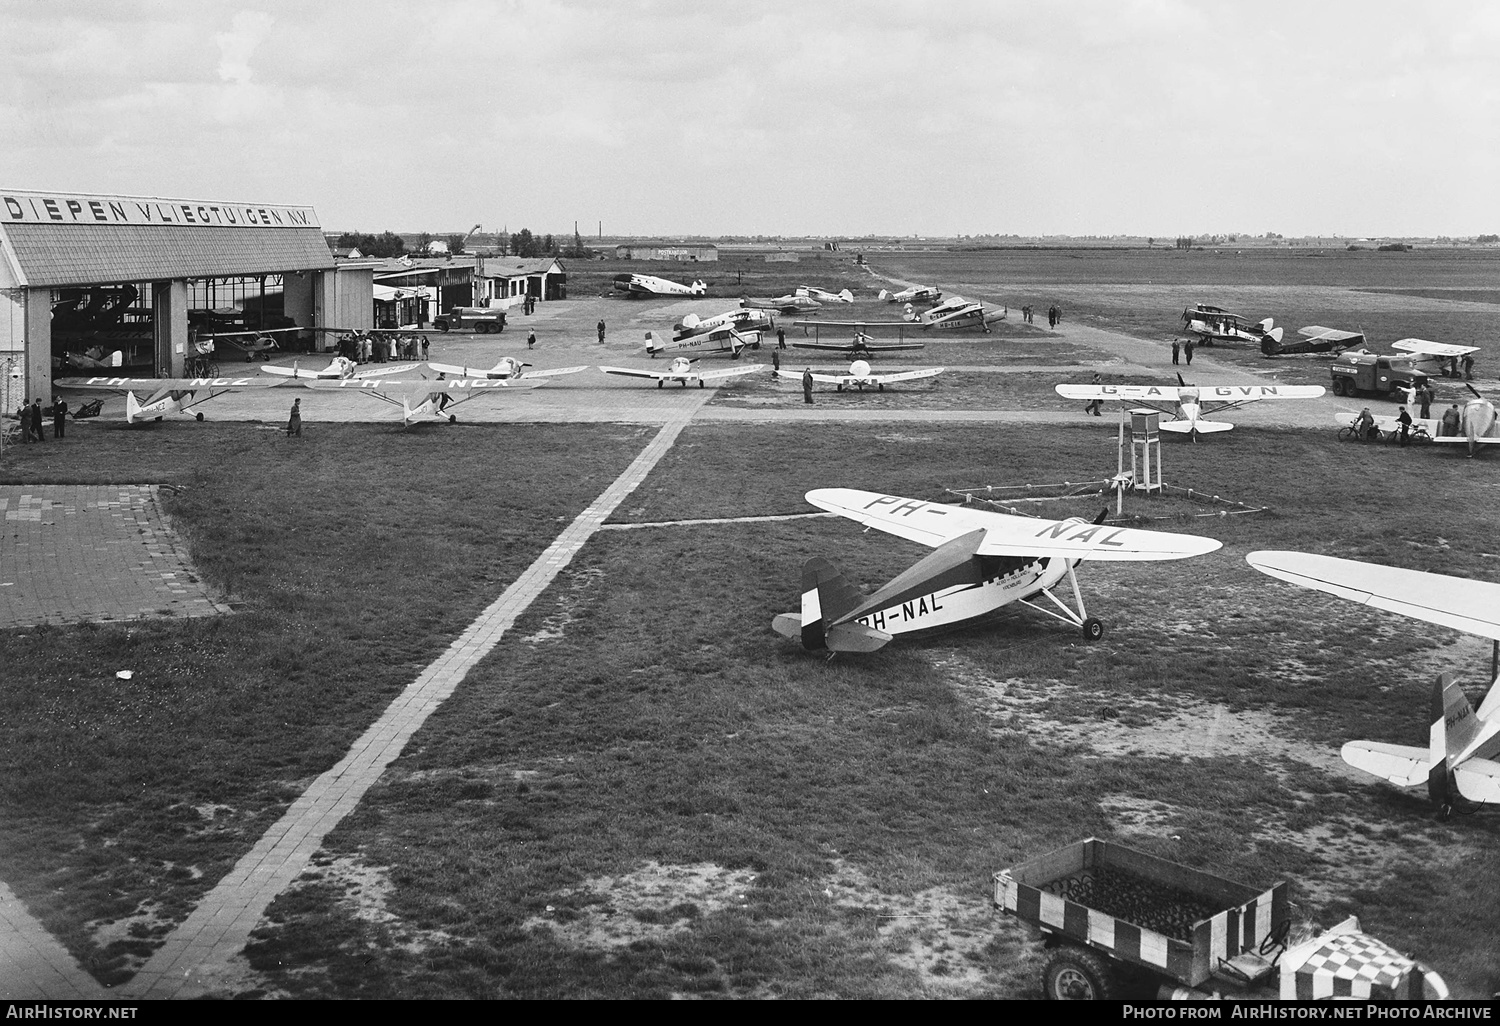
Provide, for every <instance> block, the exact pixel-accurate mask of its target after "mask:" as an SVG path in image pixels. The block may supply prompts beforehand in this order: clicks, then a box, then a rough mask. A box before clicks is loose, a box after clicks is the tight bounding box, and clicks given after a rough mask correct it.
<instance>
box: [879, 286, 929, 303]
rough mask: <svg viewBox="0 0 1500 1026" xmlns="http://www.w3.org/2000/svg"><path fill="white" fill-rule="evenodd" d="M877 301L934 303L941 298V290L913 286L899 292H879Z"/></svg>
mask: <svg viewBox="0 0 1500 1026" xmlns="http://www.w3.org/2000/svg"><path fill="white" fill-rule="evenodd" d="M876 298H877V299H883V300H885V301H886V302H887V303H929V304H931V303H936V302H937V301H938V300H940V299H942V298H943V290H942V289H940V288H938V287H937V286H936V285H913V286H912V287H911V288H909V289H903V290H901V291H900V292H887V291H886V290H885V289H881V290H880V295H879V296H877V297H876Z"/></svg>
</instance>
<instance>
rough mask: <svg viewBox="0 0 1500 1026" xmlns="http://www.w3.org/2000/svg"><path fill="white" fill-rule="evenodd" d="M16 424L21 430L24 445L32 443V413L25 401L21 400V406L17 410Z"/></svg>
mask: <svg viewBox="0 0 1500 1026" xmlns="http://www.w3.org/2000/svg"><path fill="white" fill-rule="evenodd" d="M16 424H17V425H19V426H20V428H21V442H22V444H25V443H26V442H29V441H31V413H30V410H29V409H28V408H27V406H26V400H25V399H22V400H21V406H20V408H19V409H17V410H16Z"/></svg>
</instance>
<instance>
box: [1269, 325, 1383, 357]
mask: <svg viewBox="0 0 1500 1026" xmlns="http://www.w3.org/2000/svg"><path fill="white" fill-rule="evenodd" d="M1297 334H1299V335H1301V336H1302V340H1301V341H1300V342H1282V341H1281V337H1280V336H1277V337H1275V338H1272V337H1271V336H1270V335H1266V336H1264V337H1263V338H1262V339H1261V340H1260V351H1261V352H1262V353H1264V354H1265V355H1266V356H1296V355H1299V354H1302V353H1342V352H1343V351H1344V350H1345V349H1358V348H1359V347H1360V346H1362V345H1364V344H1365V335H1364V332H1362V331H1341V330H1339V329H1338V328H1325V327H1323V325H1321V324H1309V325H1308V326H1307V327H1305V328H1298V329H1297Z"/></svg>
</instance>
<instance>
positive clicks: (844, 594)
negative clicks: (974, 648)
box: [772, 488, 1220, 652]
mask: <svg viewBox="0 0 1500 1026" xmlns="http://www.w3.org/2000/svg"><path fill="white" fill-rule="evenodd" d="M807 501H808V502H810V503H812V504H813V505H814V506H817V507H818V508H819V509H825V510H828V511H829V512H830V513H837V514H838V515H839V516H841V517H848V518H849V519H850V520H853V521H855V522H856V523H859V524H863V525H864V526H865V527H867V528H870V527H873V528H875V529H876V530H879V531H884V532H886V533H887V534H894V535H896V536H897V537H898V538H905V539H907V540H908V541H914V542H919V543H921V544H922V545H926V546H928V547H929V548H931V549H933V550H934V551H933V552H931V553H929V554H928V555H927V556H925V557H924V558H923V559H922V560H920V561H919V562H918V563H916V564H915V565H914V566H912V567H911V568H910V569H908V570H906V571H905V572H904V573H902V574H900V575H898V576H897V577H896V578H894V579H893V580H892V581H891V582H890V583H888V584H886V585H885V586H884V587H883V588H880V589H879V590H878V591H876V592H875V593H874V594H873V595H865V594H862V593H861V592H860V591H859V590H858V589H856V588H855V587H854V586H853V585H852V584H850V583H849V582H848V581H847V580H845V579H844V577H843V575H842V574H840V573H839V572H838V570H836V569H835V568H834V566H833V564H832V563H830V562H829V561H828V560H826V559H823V558H821V557H818V558H814V559H811V560H809V561H808V562H807V563H806V564H805V565H804V566H803V568H802V611H801V612H800V613H785V614H783V615H781V616H778V617H776V619H775V621H774V622H773V624H772V627H773V628H774V629H775V630H776V632H777V633H778V634H782V635H785V636H786V637H789V638H798V639H800V640H801V642H802V646H803V647H804V648H806V649H809V650H815V651H816V650H827V651H830V652H873V651H875V650H876V649H878V648H880V647H882V646H883V645H885V644H886V643H887V642H889V641H890V640H891V639H892V638H893V637H894V636H895V635H897V634H906V633H909V632H911V631H920V630H927V629H929V628H933V627H951V626H954V625H955V624H959V623H963V622H966V621H970V620H976V619H979V618H982V617H985V616H988V615H990V614H991V613H993V612H995V611H996V610H997V609H999V608H1000V607H1002V606H1005V605H1009V604H1010V603H1012V602H1019V603H1021V604H1022V605H1024V606H1027V607H1028V608H1031V609H1034V610H1036V611H1037V612H1039V613H1042V614H1044V615H1046V616H1050V617H1052V618H1053V619H1056V620H1061V621H1062V622H1063V623H1066V624H1070V625H1072V626H1074V627H1078V628H1080V629H1081V630H1082V632H1083V636H1084V637H1085V638H1087V639H1089V640H1090V641H1096V640H1098V639H1099V638H1101V637H1103V636H1104V625H1103V624H1102V623H1101V622H1100V621H1099V620H1097V619H1095V618H1093V617H1091V616H1089V615H1088V612H1087V610H1085V609H1084V605H1083V595H1082V594H1081V593H1080V592H1079V590H1078V579H1077V577H1076V576H1075V575H1074V572H1073V568H1074V567H1076V566H1077V565H1078V564H1079V563H1081V562H1083V561H1084V560H1086V559H1098V560H1116V561H1118V560H1157V559H1182V558H1185V557H1187V556H1200V555H1203V554H1204V553H1208V552H1212V551H1214V550H1215V549H1217V548H1218V547H1219V545H1220V543H1219V542H1217V541H1215V540H1214V539H1212V538H1201V537H1198V536H1196V535H1188V534H1166V533H1163V532H1159V531H1142V530H1139V529H1136V528H1130V527H1113V526H1108V525H1105V524H1102V523H1097V522H1096V523H1089V522H1087V521H1084V520H1077V519H1074V520H1040V519H1034V518H1031V517H1018V516H1011V515H1009V514H1005V513H995V512H991V511H989V510H980V509H973V508H971V507H966V506H950V505H946V504H943V503H934V502H922V501H919V500H917V499H903V498H899V497H897V496H894V495H882V494H880V493H879V492H865V491H857V490H855V489H852V488H819V489H817V490H816V491H811V492H808V493H807ZM1101 519H1102V518H1101ZM1064 581H1066V582H1067V586H1068V588H1069V589H1070V590H1071V592H1072V596H1073V601H1074V605H1075V606H1076V607H1077V608H1076V609H1075V608H1073V606H1069V605H1068V604H1067V602H1066V601H1065V600H1064V598H1060V597H1059V596H1058V594H1057V592H1058V591H1060V590H1061V589H1062V586H1063V582H1064ZM1064 594H1066V593H1064ZM1042 599H1045V600H1046V602H1045V603H1043V602H1042V601H1041V600H1042Z"/></svg>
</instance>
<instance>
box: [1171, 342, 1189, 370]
mask: <svg viewBox="0 0 1500 1026" xmlns="http://www.w3.org/2000/svg"><path fill="white" fill-rule="evenodd" d="M1179 356H1186V357H1187V365H1188V366H1189V367H1191V366H1192V365H1193V340H1192V339H1188V340H1187V341H1185V342H1183V341H1179V340H1178V339H1175V338H1174V339H1173V340H1172V366H1174V367H1176V366H1177V365H1178V364H1179V363H1181V361H1180V360H1179V359H1178V357H1179Z"/></svg>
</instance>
